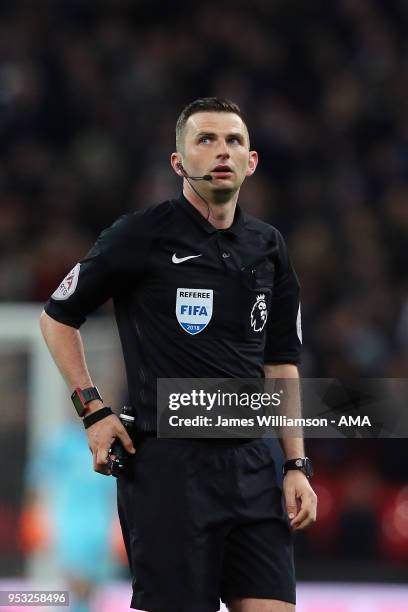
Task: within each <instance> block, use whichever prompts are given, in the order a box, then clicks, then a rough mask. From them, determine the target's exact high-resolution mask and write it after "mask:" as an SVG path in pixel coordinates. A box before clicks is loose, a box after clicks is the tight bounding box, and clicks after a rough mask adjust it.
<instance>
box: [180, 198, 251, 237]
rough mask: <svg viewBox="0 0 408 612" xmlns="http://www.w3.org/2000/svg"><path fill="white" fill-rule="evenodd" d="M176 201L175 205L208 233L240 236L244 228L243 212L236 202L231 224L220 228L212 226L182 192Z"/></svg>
mask: <svg viewBox="0 0 408 612" xmlns="http://www.w3.org/2000/svg"><path fill="white" fill-rule="evenodd" d="M176 203H177V206H180V207H181V209H182V210H183V211H184V212H186V213H187V214H188V215H189V216H190V218H192V219H193V220H194V221H195V222H196V223H198V224H199V225H200V226H201V228H202V229H203V230H204V231H205V232H207V233H208V234H214V233H215V232H219V233H222V234H234V236H240V235H241V234H242V233H243V231H244V229H245V218H244V213H243V212H242V210H241V208H240V207H239V206H238V204H237V206H236V208H235V214H234V221H233V222H232V225H231V226H230V227H228V228H227V229H223V230H220V229H217V228H216V227H214V226H213V225H212V224H211V223H210V222H209V221H207V219H205V217H203V215H202V214H201V213H200V212H199V211H198V210H197V209H196V207H195V206H193V205H192V204H191V203H190V202H189V201H188V200H187V198H186V197H185V196H184V194H183V193H181V194H180V196H179V197H178V199H177V200H176Z"/></svg>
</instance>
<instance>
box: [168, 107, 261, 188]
mask: <svg viewBox="0 0 408 612" xmlns="http://www.w3.org/2000/svg"><path fill="white" fill-rule="evenodd" d="M180 154H181V155H180V156H181V160H182V163H183V166H184V168H185V170H186V171H187V173H188V174H189V175H191V176H203V175H204V174H210V175H211V176H212V177H213V180H212V181H211V182H210V181H208V182H204V181H202V183H201V187H202V188H204V187H205V189H206V190H208V191H209V192H212V193H213V195H216V192H224V193H230V194H233V193H235V192H236V191H237V190H238V189H239V188H240V186H241V185H242V183H243V181H244V179H245V177H246V176H250V175H251V174H253V172H255V168H256V165H257V161H258V158H257V154H256V152H255V151H249V138H248V132H247V129H246V127H245V124H244V122H243V121H242V119H241V117H239V115H236V114H235V113H217V112H202V113H195V114H194V115H191V117H189V118H188V120H187V123H186V126H185V129H184V141H183V149H182V151H180Z"/></svg>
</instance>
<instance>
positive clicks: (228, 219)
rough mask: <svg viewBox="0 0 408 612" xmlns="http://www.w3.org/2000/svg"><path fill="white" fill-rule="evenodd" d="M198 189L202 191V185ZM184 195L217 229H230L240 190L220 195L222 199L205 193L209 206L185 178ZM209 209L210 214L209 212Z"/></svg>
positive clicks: (204, 196)
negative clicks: (223, 195)
mask: <svg viewBox="0 0 408 612" xmlns="http://www.w3.org/2000/svg"><path fill="white" fill-rule="evenodd" d="M196 189H197V187H196ZM197 191H201V190H200V187H198V189H197ZM183 195H184V197H185V198H186V199H187V200H188V201H189V202H190V204H191V205H192V206H194V208H196V209H197V210H198V212H199V213H200V214H201V215H202V216H203V217H204V218H205V219H207V221H208V222H209V223H211V225H213V226H214V227H216V228H217V229H228V228H229V227H231V225H232V224H233V222H234V215H235V208H236V206H237V201H238V195H239V190H238V191H236V192H235V193H234V194H232V195H231V196H230V197H227V196H226V197H224V198H222V197H220V199H215V198H214V195H213V196H212V197H211V196H209V195H207V194H205V195H204V194H203V198H204V199H205V200H206V201H207V202H208V206H207V204H205V202H204V201H203V200H202V199H201V198H200V196H199V195H197V194H196V192H195V191H194V190H193V189H192V187H191V185H190V184H189V183H188V182H187V181H186V180H184V184H183ZM208 210H209V211H210V214H208Z"/></svg>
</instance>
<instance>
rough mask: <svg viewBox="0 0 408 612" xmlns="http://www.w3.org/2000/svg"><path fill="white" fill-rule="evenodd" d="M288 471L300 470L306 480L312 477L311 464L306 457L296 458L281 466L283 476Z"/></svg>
mask: <svg viewBox="0 0 408 612" xmlns="http://www.w3.org/2000/svg"><path fill="white" fill-rule="evenodd" d="M289 470H300V471H301V472H303V473H304V475H305V476H306V477H307V478H311V477H312V476H313V467H312V462H311V461H310V459H309V458H308V457H296V459H288V460H287V461H285V463H284V464H283V475H284V476H285V475H286V474H287V472H288V471H289Z"/></svg>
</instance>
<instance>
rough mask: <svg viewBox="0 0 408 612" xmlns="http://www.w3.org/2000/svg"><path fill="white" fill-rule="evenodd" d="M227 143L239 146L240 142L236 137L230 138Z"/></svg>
mask: <svg viewBox="0 0 408 612" xmlns="http://www.w3.org/2000/svg"><path fill="white" fill-rule="evenodd" d="M228 141H229V142H231V143H232V144H241V140H240V139H239V138H238V137H237V136H231V138H229V139H228Z"/></svg>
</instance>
